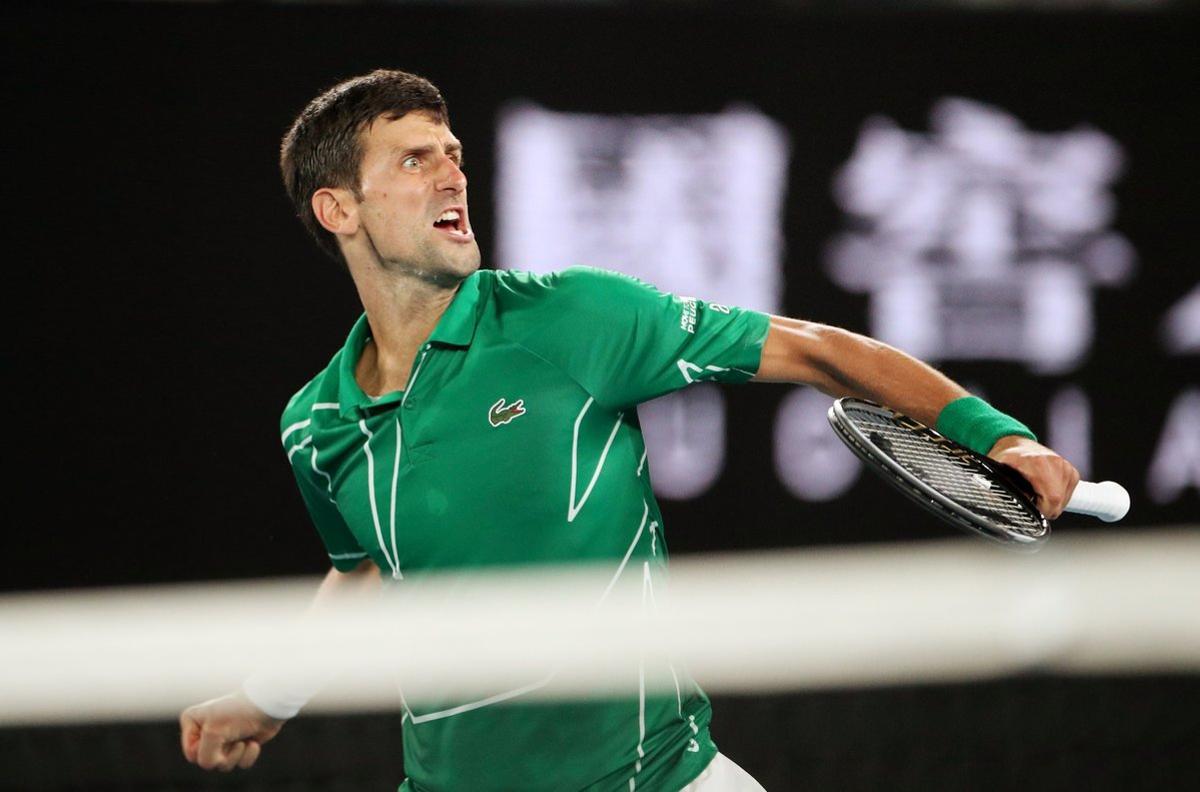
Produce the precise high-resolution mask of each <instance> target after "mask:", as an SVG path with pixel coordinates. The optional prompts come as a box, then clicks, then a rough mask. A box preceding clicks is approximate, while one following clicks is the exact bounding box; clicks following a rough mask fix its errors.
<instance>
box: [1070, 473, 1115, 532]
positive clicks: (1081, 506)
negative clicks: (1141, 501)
mask: <svg viewBox="0 0 1200 792" xmlns="http://www.w3.org/2000/svg"><path fill="white" fill-rule="evenodd" d="M1066 510H1067V511H1069V512H1074V513H1075V514H1087V515H1090V516H1092V517H1099V518H1100V519H1101V520H1104V522H1116V521H1117V520H1119V519H1121V518H1122V517H1124V516H1125V515H1126V513H1128V512H1129V491H1128V490H1126V489H1125V488H1124V487H1122V486H1121V485H1120V484H1118V483H1117V482H1115V481H1101V482H1098V483H1097V482H1092V481H1081V482H1079V484H1077V485H1076V487H1075V492H1074V493H1073V494H1072V495H1071V501H1070V503H1068V504H1067V509H1066Z"/></svg>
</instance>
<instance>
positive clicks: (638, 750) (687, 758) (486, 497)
mask: <svg viewBox="0 0 1200 792" xmlns="http://www.w3.org/2000/svg"><path fill="white" fill-rule="evenodd" d="M767 327H768V317H767V316H766V315H765V314H761V313H756V312H753V311H746V310H742V309H739V308H733V307H729V306H723V305H718V304H716V303H707V302H703V301H701V300H696V299H692V298H687V297H678V296H673V295H670V294H665V293H663V292H660V291H658V290H656V289H654V288H653V287H651V286H648V285H646V284H645V283H642V282H641V281H638V280H636V279H634V278H631V277H628V276H625V275H620V274H617V273H611V272H605V271H603V270H597V269H591V268H585V267H576V268H571V269H568V270H565V271H562V272H559V273H554V274H550V275H533V274H528V273H523V272H514V271H490V270H483V271H480V272H477V273H475V274H474V275H472V276H471V277H469V278H468V279H466V280H465V281H464V282H463V283H462V285H461V286H460V288H459V290H458V293H457V294H456V295H455V297H454V300H453V301H452V302H451V304H450V306H449V307H448V308H447V309H446V312H445V313H444V314H443V315H442V318H441V320H440V321H439V322H438V325H437V327H436V328H434V330H433V333H432V334H431V335H430V337H429V339H428V341H427V342H426V343H425V344H423V345H422V347H421V349H420V352H419V354H418V355H417V357H416V359H415V360H414V362H413V366H412V371H411V373H410V376H409V378H408V382H407V384H406V386H405V389H404V390H403V391H396V392H394V393H388V394H384V395H383V396H382V397H380V398H378V399H372V398H370V397H368V396H367V395H365V394H364V393H363V392H362V390H361V389H360V388H359V386H358V384H357V382H356V381H355V379H354V369H355V365H356V363H357V362H358V359H359V356H360V355H361V353H362V349H363V346H364V344H365V343H366V340H367V338H368V335H369V332H370V327H369V325H368V324H367V321H366V317H365V316H363V317H362V318H360V319H359V320H358V322H357V323H356V324H355V325H354V327H353V329H352V330H351V331H350V335H349V337H348V338H347V339H346V343H345V346H344V347H343V348H342V349H341V350H340V351H339V352H338V353H337V354H335V355H334V356H333V359H332V360H331V361H330V363H329V365H328V366H327V367H326V368H325V370H324V371H322V372H321V373H320V374H318V375H317V376H316V377H315V378H313V379H312V380H311V381H310V382H309V383H308V384H307V385H305V386H304V388H303V389H301V390H300V392H299V393H297V394H296V395H295V396H293V397H292V399H291V401H289V402H288V405H287V408H286V409H285V410H284V413H283V419H282V421H281V428H282V432H283V445H284V448H285V449H286V450H287V455H288V459H289V460H290V462H291V465H292V469H293V471H294V473H295V475H296V480H297V482H298V484H299V487H300V492H301V495H302V496H303V498H304V502H305V504H306V505H307V507H308V511H309V513H310V514H311V516H312V519H313V522H314V523H315V524H316V527H317V531H318V532H319V533H320V536H321V539H322V540H323V542H324V544H325V547H326V549H327V550H328V552H329V558H330V560H331V561H332V562H333V565H334V566H335V567H336V568H338V569H340V570H343V571H345V570H349V569H352V568H354V567H355V566H356V565H357V564H358V563H360V562H361V561H362V560H363V559H364V558H370V559H371V560H372V561H373V562H374V563H375V564H376V565H378V567H379V568H380V570H381V572H382V573H383V574H384V575H385V576H387V577H388V578H391V579H393V580H395V581H396V582H397V585H398V586H404V585H412V583H413V581H414V579H415V578H418V577H419V575H420V574H421V573H422V572H424V571H427V570H446V569H451V568H462V569H472V568H480V567H486V566H501V565H502V566H511V565H517V564H531V563H556V562H575V561H594V562H608V563H611V564H612V567H613V578H612V581H613V582H615V581H616V580H617V579H619V578H620V577H621V576H623V575H624V576H628V575H637V576H639V577H641V576H642V575H643V574H644V575H645V576H646V580H647V581H652V580H657V579H658V578H659V577H660V576H661V575H662V573H663V572H664V570H665V568H666V563H667V553H666V543H665V541H664V538H663V533H662V516H661V514H660V513H659V508H658V504H657V503H656V502H655V499H654V493H653V490H652V489H651V486H650V473H649V467H648V465H647V463H646V446H645V443H644V441H643V439H642V433H641V430H640V427H639V425H638V416H637V409H636V408H637V405H638V404H639V403H641V402H644V401H647V400H649V399H653V398H655V397H656V396H661V395H663V394H665V393H669V392H671V391H674V390H678V389H679V388H682V387H684V386H686V385H688V384H689V383H692V382H699V381H720V382H731V383H736V382H745V381H746V380H748V379H749V378H750V377H751V376H752V375H753V374H754V372H755V371H756V370H757V369H758V365H759V361H760V357H761V354H762V345H763V342H764V340H765V339H766V335H767ZM696 430H697V431H704V428H703V427H697V429H696ZM609 585H610V587H611V585H612V582H610V584H609ZM646 585H650V583H649V582H648V583H647V584H646ZM602 595H603V592H600V591H598V592H597V597H598V598H601V597H602ZM668 672H669V674H668ZM649 673H661V674H663V675H664V678H670V679H671V680H672V681H673V682H674V687H675V690H674V692H673V693H672V694H671V695H668V696H665V697H664V696H658V695H647V694H646V693H645V692H644V687H645V685H644V678H645V675H646V674H649ZM630 680H631V681H630V695H629V697H628V698H624V699H605V700H601V701H589V702H580V703H567V704H563V703H551V704H547V703H539V702H534V701H527V700H523V699H522V693H523V692H526V691H527V690H528V688H529V687H530V686H526V687H524V688H520V689H518V690H512V691H497V692H496V694H495V695H492V696H488V697H487V698H484V699H481V700H479V701H473V702H445V703H442V704H422V705H417V704H416V703H415V702H414V703H413V705H412V706H409V705H408V703H405V705H404V706H405V712H404V716H403V721H404V764H405V771H406V773H407V775H408V780H407V781H406V782H405V786H404V787H402V789H408V790H413V792H426V791H428V792H441V791H442V790H449V791H454V790H467V791H470V792H487V791H488V790H522V791H523V792H533V791H534V790H576V789H595V790H620V791H621V792H628V790H634V789H638V788H640V789H646V790H664V791H669V790H677V789H679V788H681V787H683V786H685V785H686V784H687V783H688V782H689V781H690V780H691V779H693V778H694V777H695V776H696V775H698V774H699V773H700V772H701V770H702V769H703V768H704V767H705V765H706V764H707V763H708V762H709V761H710V760H711V759H712V757H713V756H714V755H715V753H716V746H715V745H714V744H713V742H712V740H711V739H710V738H709V734H708V722H709V717H710V709H709V704H708V699H707V698H706V697H705V696H704V693H703V692H702V691H701V690H700V689H699V688H698V687H696V686H695V684H694V683H692V682H691V681H690V679H689V678H688V677H687V676H686V674H684V673H683V671H682V669H681V668H676V667H674V666H673V667H671V668H669V669H631V677H630ZM535 684H536V681H535V680H531V686H533V685H535ZM409 693H412V691H409Z"/></svg>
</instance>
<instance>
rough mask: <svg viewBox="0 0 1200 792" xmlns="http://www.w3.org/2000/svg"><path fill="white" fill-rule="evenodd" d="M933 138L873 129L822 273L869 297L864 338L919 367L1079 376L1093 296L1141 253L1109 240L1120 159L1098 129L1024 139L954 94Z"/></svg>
mask: <svg viewBox="0 0 1200 792" xmlns="http://www.w3.org/2000/svg"><path fill="white" fill-rule="evenodd" d="M930 127H931V131H930V132H929V133H922V132H909V131H905V130H903V129H900V128H899V127H898V126H896V124H895V123H894V122H892V121H891V120H890V119H887V118H873V119H870V120H868V121H867V122H866V123H865V124H864V126H863V128H862V131H861V132H860V135H859V139H858V142H857V145H856V148H855V151H854V154H853V155H852V157H851V158H850V160H849V161H848V162H847V163H846V164H845V165H844V166H843V167H842V169H841V171H840V172H839V173H838V174H837V176H836V179H835V183H834V194H835V198H836V200H837V202H838V204H839V205H840V206H841V207H842V208H843V209H844V210H845V211H846V213H847V215H848V223H847V230H846V231H845V232H843V233H841V234H840V235H838V236H837V237H835V238H834V239H833V240H832V241H831V243H830V245H829V248H828V251H827V256H826V265H827V267H828V270H829V272H830V275H831V277H832V278H833V279H834V281H835V282H837V283H838V284H839V285H841V286H843V287H844V288H847V289H850V290H853V291H860V292H867V293H869V294H870V295H871V307H870V315H871V333H872V334H873V335H875V336H877V337H879V338H881V339H882V340H885V341H887V342H889V343H891V344H894V345H896V346H898V347H900V348H902V349H904V350H906V351H908V352H910V353H912V354H914V355H916V356H917V357H920V358H924V359H927V360H935V361H936V360H962V359H994V360H1014V361H1021V362H1024V363H1025V364H1026V365H1028V366H1029V368H1030V369H1031V370H1033V371H1035V372H1038V373H1046V374H1052V373H1062V372H1067V371H1071V370H1073V369H1074V368H1076V367H1077V366H1078V365H1079V363H1080V362H1081V361H1082V358H1083V356H1084V355H1085V354H1086V353H1087V351H1088V349H1089V347H1090V345H1091V341H1092V288H1093V287H1095V286H1120V285H1123V284H1124V283H1126V282H1127V281H1128V280H1129V278H1130V276H1131V275H1132V273H1133V269H1134V265H1135V253H1134V250H1133V248H1132V246H1131V245H1130V244H1129V242H1128V241H1127V240H1126V239H1125V238H1124V237H1123V236H1122V235H1121V234H1119V233H1117V232H1116V231H1113V230H1112V228H1111V224H1112V221H1113V218H1114V215H1115V214H1116V203H1115V201H1114V199H1113V196H1112V194H1111V192H1110V186H1111V185H1112V184H1113V182H1114V181H1115V180H1116V178H1117V177H1118V175H1119V174H1120V170H1121V166H1122V154H1121V149H1120V147H1119V146H1118V145H1117V143H1116V142H1115V141H1113V139H1112V138H1110V137H1109V136H1107V135H1105V134H1104V133H1103V132H1100V131H1099V130H1096V129H1093V128H1090V127H1080V128H1076V129H1072V130H1069V131H1066V132H1059V133H1038V132H1031V131H1029V130H1027V129H1025V127H1024V126H1023V125H1022V124H1021V122H1020V121H1018V120H1017V119H1016V118H1014V117H1013V116H1011V115H1009V114H1007V113H1005V112H1004V111H1002V110H999V109H997V108H994V107H989V106H987V105H984V104H981V103H978V102H974V101H970V100H966V99H955V98H948V99H943V100H941V101H940V102H938V103H937V105H936V106H935V107H934V109H933V112H932V114H931V123H930Z"/></svg>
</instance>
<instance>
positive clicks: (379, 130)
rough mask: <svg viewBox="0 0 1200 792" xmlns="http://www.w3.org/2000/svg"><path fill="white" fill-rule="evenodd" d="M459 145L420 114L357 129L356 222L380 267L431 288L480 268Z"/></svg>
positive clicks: (441, 127) (439, 125)
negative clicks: (359, 157)
mask: <svg viewBox="0 0 1200 792" xmlns="http://www.w3.org/2000/svg"><path fill="white" fill-rule="evenodd" d="M462 164H463V160H462V144H461V143H460V142H459V141H458V138H456V137H454V135H453V134H452V133H451V132H450V129H449V127H447V126H446V125H445V124H442V123H440V122H438V121H435V120H434V119H433V118H432V117H430V116H429V115H426V114H425V113H420V112H414V113H408V114H407V115H405V116H403V117H401V118H397V119H395V120H388V119H387V118H378V119H376V120H375V122H374V123H372V124H371V126H370V127H369V128H367V129H366V130H365V131H364V132H363V160H362V166H361V169H360V182H359V188H360V191H361V194H362V200H361V201H360V202H359V221H360V225H361V228H362V230H364V231H365V232H366V234H367V239H368V241H369V242H370V244H371V245H373V246H374V248H375V251H376V252H377V254H378V256H379V259H380V262H381V264H382V265H383V266H384V267H385V268H387V269H392V270H400V271H406V272H408V273H409V274H412V275H415V276H417V277H419V278H421V279H422V280H425V281H428V282H431V283H436V284H438V285H446V286H448V285H452V284H455V283H457V282H459V281H461V280H462V279H463V278H465V277H467V276H468V275H470V274H471V273H472V272H474V271H475V270H477V269H479V246H478V245H477V244H476V243H475V235H474V234H473V233H472V232H471V225H470V221H469V218H468V216H467V177H466V176H465V175H464V174H463V171H462Z"/></svg>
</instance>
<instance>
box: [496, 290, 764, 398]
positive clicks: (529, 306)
mask: <svg viewBox="0 0 1200 792" xmlns="http://www.w3.org/2000/svg"><path fill="white" fill-rule="evenodd" d="M498 287H499V288H500V289H501V290H502V292H503V294H502V295H501V296H502V301H503V302H504V304H505V308H506V310H505V311H504V314H505V315H504V317H503V319H502V321H503V326H504V328H505V333H506V334H507V335H508V336H509V337H510V338H512V339H513V340H516V341H518V342H519V343H521V344H522V345H523V346H525V347H526V348H528V349H529V350H530V351H532V352H534V353H535V354H538V355H540V356H542V357H543V358H545V359H546V360H548V361H550V362H551V363H553V364H555V365H557V366H559V367H560V368H562V369H563V370H564V371H565V372H566V373H567V375H568V376H570V377H572V378H573V379H574V380H575V381H576V382H578V383H579V384H580V385H581V386H582V387H583V388H584V389H585V390H587V391H588V392H589V393H590V394H591V395H592V396H593V397H594V398H595V399H596V401H597V402H599V403H600V404H602V405H604V406H608V407H614V408H623V407H628V406H633V405H636V404H639V403H641V402H644V401H649V400H650V399H653V398H655V397H658V396H661V395H663V394H665V393H670V392H671V391H675V390H679V389H680V388H683V387H685V386H687V385H690V384H691V383H694V382H709V381H716V382H726V383H740V382H745V381H747V380H749V379H750V378H751V377H752V376H754V374H755V372H756V371H758V366H759V363H760V362H761V360H762V346H763V342H764V341H765V340H766V337H767V330H768V327H769V325H770V318H769V317H768V316H767V315H766V314H763V313H759V312H757V311H749V310H745V309H742V308H737V307H734V306H728V305H721V304H718V303H712V302H705V301H703V300H699V299H695V298H693V297H681V296H676V295H673V294H669V293H666V292H662V291H659V290H658V289H656V288H654V287H653V286H651V285H649V284H646V283H643V282H642V281H639V280H637V279H636V278H632V277H630V276H628V275H623V274H620V273H615V272H607V271H605V270H599V269H593V268H591V267H572V268H571V269H567V270H563V271H562V272H558V273H553V274H550V275H544V276H538V275H529V274H526V273H520V274H517V273H510V277H508V278H504V279H502V280H501V281H499V286H498Z"/></svg>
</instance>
